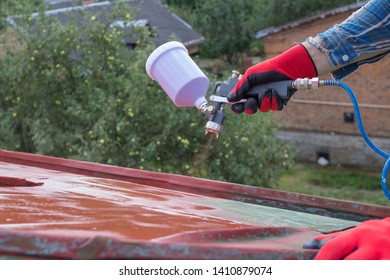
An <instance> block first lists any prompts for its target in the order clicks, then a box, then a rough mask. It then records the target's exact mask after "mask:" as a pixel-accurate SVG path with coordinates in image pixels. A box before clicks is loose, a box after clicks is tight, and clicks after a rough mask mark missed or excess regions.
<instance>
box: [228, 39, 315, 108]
mask: <svg viewBox="0 0 390 280" xmlns="http://www.w3.org/2000/svg"><path fill="white" fill-rule="evenodd" d="M316 76H317V70H316V68H315V65H314V63H313V61H312V59H311V57H310V55H309V54H308V52H307V51H306V49H305V47H304V46H302V45H296V46H294V47H292V48H291V49H289V50H288V51H286V52H284V53H282V54H281V55H279V56H277V57H274V58H272V59H269V60H267V61H264V62H262V63H259V64H256V65H254V66H252V67H250V68H248V70H247V71H246V72H245V74H244V75H243V77H242V78H241V79H240V80H239V81H238V83H237V85H236V86H235V88H234V89H233V91H232V92H231V93H229V95H228V96H227V99H228V100H229V101H230V102H235V101H239V100H241V99H243V98H246V97H245V94H246V92H248V91H249V89H251V88H252V87H254V86H256V85H260V84H266V83H270V82H278V81H284V80H295V79H297V78H313V77H316ZM247 99H248V100H247V102H246V103H245V105H243V104H242V103H240V104H234V105H233V106H232V110H233V111H234V112H235V113H242V112H243V111H245V112H246V113H247V114H254V113H256V111H257V108H259V109H260V111H261V112H268V111H269V110H282V109H283V102H282V100H281V98H280V96H279V95H278V93H277V92H275V91H274V90H271V89H270V90H269V91H267V92H265V93H264V94H259V97H258V98H247Z"/></svg>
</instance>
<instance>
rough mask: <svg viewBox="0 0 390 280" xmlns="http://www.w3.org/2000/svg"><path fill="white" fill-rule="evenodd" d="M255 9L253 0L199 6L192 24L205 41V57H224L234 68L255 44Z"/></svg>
mask: <svg viewBox="0 0 390 280" xmlns="http://www.w3.org/2000/svg"><path fill="white" fill-rule="evenodd" d="M253 8H254V7H253V1H251V0H242V1H234V0H214V1H204V2H202V4H200V5H199V6H197V9H196V16H195V17H194V20H193V24H194V26H195V27H196V29H197V30H198V31H199V32H200V33H201V34H202V35H203V36H205V38H206V42H205V43H204V44H203V45H202V46H201V52H202V54H203V55H205V56H207V57H219V56H221V55H222V56H223V57H224V58H225V59H226V60H227V61H228V62H229V63H231V64H237V63H239V61H240V54H241V53H242V52H243V51H245V50H247V49H248V46H249V45H250V43H251V41H252V40H253V35H254V28H253V23H254V22H253V18H252V17H251V16H250V15H253V14H254V11H253ZM211 26H212V28H210V27H211Z"/></svg>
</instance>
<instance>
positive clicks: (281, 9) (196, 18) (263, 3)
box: [165, 0, 355, 65]
mask: <svg viewBox="0 0 390 280" xmlns="http://www.w3.org/2000/svg"><path fill="white" fill-rule="evenodd" d="M165 2H166V3H167V4H168V5H170V7H173V8H174V9H175V12H177V13H178V14H179V15H180V16H182V17H183V18H184V19H185V20H186V21H188V22H189V23H190V24H191V25H192V26H193V27H194V28H195V30H197V31H198V32H199V33H201V34H202V35H203V36H204V37H205V38H206V41H205V43H204V44H203V45H202V47H201V49H200V52H201V55H202V56H203V57H210V58H217V57H222V58H223V59H225V60H226V61H228V62H229V63H230V64H232V65H240V64H241V63H242V61H241V57H240V54H241V53H253V51H254V50H257V53H255V54H256V55H258V54H259V52H260V51H261V48H259V46H256V45H257V43H256V40H255V38H254V35H255V34H256V32H257V31H259V30H262V29H265V28H268V27H271V26H277V25H280V24H284V23H287V22H291V21H294V20H297V19H300V18H303V17H305V16H309V15H313V14H315V13H318V12H320V11H324V10H327V9H332V8H336V7H340V6H344V5H347V4H351V3H354V2H355V0H294V1H292V0H289V1H286V0H255V1H254V0H241V1H234V0H213V1H204V0H193V1H180V0H166V1H165ZM313 35H315V34H313ZM254 42H255V43H254Z"/></svg>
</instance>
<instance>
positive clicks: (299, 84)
mask: <svg viewBox="0 0 390 280" xmlns="http://www.w3.org/2000/svg"><path fill="white" fill-rule="evenodd" d="M322 85H323V82H322V81H320V79H319V78H318V77H315V78H311V79H309V78H300V79H296V80H294V81H292V87H293V88H295V89H297V90H302V89H318V88H319V87H320V86H322Z"/></svg>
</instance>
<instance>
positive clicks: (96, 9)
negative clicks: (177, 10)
mask: <svg viewBox="0 0 390 280" xmlns="http://www.w3.org/2000/svg"><path fill="white" fill-rule="evenodd" d="M78 2H81V1H74V0H51V1H46V4H47V7H49V8H51V9H50V10H48V11H47V12H46V14H51V15H56V16H57V17H58V18H59V20H60V21H61V22H62V23H63V24H66V23H67V21H69V19H70V14H71V13H72V11H77V10H79V9H87V10H88V11H89V12H92V13H100V12H104V11H107V12H109V11H110V10H111V8H112V6H113V2H112V1H105V2H98V3H94V4H90V5H84V6H80V5H75V3H76V4H78ZM127 2H128V3H129V5H131V6H133V7H134V8H137V9H139V14H137V16H136V19H137V20H140V21H143V22H147V24H148V25H149V26H151V27H153V28H155V29H156V31H157V36H156V38H155V43H156V45H157V46H159V45H162V44H164V43H166V42H168V41H169V40H170V39H171V37H172V36H174V37H175V38H176V39H177V40H179V41H181V42H182V43H183V44H184V45H185V46H187V47H189V46H193V45H197V44H200V43H202V42H203V41H204V38H203V36H202V35H200V34H199V33H198V32H196V31H195V30H194V29H193V28H192V27H191V26H190V25H189V24H188V23H186V22H185V21H184V20H183V19H181V18H180V17H178V16H177V15H175V14H173V13H171V12H170V11H169V10H168V9H167V8H166V7H164V6H163V5H161V4H160V3H159V2H158V1H156V0H147V1H140V0H128V1H127ZM100 20H101V21H103V22H104V21H107V20H105V19H100Z"/></svg>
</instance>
